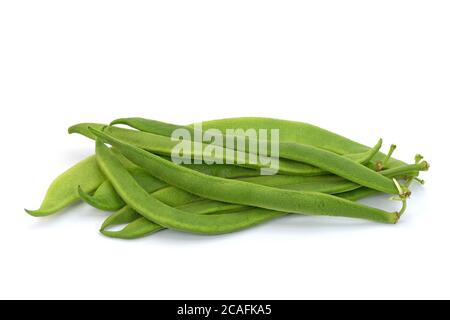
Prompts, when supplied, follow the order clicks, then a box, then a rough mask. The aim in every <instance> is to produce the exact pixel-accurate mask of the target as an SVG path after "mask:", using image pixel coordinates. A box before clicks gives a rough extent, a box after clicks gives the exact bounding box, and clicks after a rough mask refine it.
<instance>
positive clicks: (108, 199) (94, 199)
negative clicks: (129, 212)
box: [78, 168, 167, 211]
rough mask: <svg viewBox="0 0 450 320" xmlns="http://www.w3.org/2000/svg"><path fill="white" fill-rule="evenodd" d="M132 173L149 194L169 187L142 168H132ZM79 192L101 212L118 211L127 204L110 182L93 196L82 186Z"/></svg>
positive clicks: (103, 185)
mask: <svg viewBox="0 0 450 320" xmlns="http://www.w3.org/2000/svg"><path fill="white" fill-rule="evenodd" d="M130 173H131V175H132V176H133V177H134V178H135V179H136V181H137V182H138V183H139V185H140V186H141V187H142V188H144V190H146V191H147V192H155V191H157V190H159V189H162V188H164V187H166V186H167V184H166V183H164V182H162V181H160V180H158V179H155V178H154V177H153V176H151V175H149V174H148V173H146V172H145V171H144V170H142V169H140V168H132V169H130ZM78 192H79V195H80V198H81V199H82V200H84V201H85V202H86V203H88V204H90V205H91V206H93V207H95V208H97V209H100V210H104V211H117V210H119V209H121V208H123V207H124V206H125V202H124V201H123V200H122V199H121V198H120V196H119V195H118V194H117V192H116V191H115V190H114V187H113V186H112V184H111V183H110V182H109V181H105V182H104V183H103V184H102V185H101V186H100V187H99V188H98V189H97V191H96V192H95V194H94V195H92V196H91V195H89V194H88V193H87V192H85V191H84V190H83V188H82V187H81V186H80V187H79V188H78Z"/></svg>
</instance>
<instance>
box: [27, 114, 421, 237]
mask: <svg viewBox="0 0 450 320" xmlns="http://www.w3.org/2000/svg"><path fill="white" fill-rule="evenodd" d="M117 125H125V126H127V127H128V128H124V127H118V126H117ZM202 127H203V129H204V130H208V129H215V130H216V131H219V132H221V133H222V134H223V135H225V136H226V134H227V129H232V130H235V129H242V130H243V131H245V130H248V129H255V130H260V129H265V130H272V129H278V130H279V135H280V137H279V138H280V142H279V144H278V146H279V156H280V158H279V171H278V173H277V174H276V175H271V176H263V175H261V170H260V169H262V168H265V166H266V162H264V161H262V160H264V159H263V155H260V154H258V156H260V157H261V159H262V160H261V161H258V162H256V163H255V162H250V161H248V159H249V156H250V154H249V153H247V150H246V149H243V148H242V146H235V147H234V149H233V150H232V151H233V154H234V155H235V157H236V158H235V159H234V160H236V159H237V157H238V156H241V158H240V159H245V161H244V162H233V163H234V164H211V162H217V163H228V162H220V161H223V160H225V159H224V158H223V155H224V154H227V153H226V151H227V148H228V146H226V147H223V148H224V150H223V151H224V152H223V153H222V155H220V156H219V155H215V154H214V155H212V154H207V153H206V152H205V150H206V148H208V146H209V145H208V144H206V143H203V142H192V143H193V144H198V145H197V147H196V148H192V150H190V151H189V150H188V151H187V152H188V154H187V156H188V157H189V158H191V159H198V157H201V159H204V162H203V163H196V164H181V165H180V164H176V163H174V162H172V161H171V158H170V156H171V153H172V150H173V149H174V147H175V146H176V145H177V143H179V141H177V140H176V139H173V138H172V137H171V136H172V133H173V132H174V131H175V130H177V129H186V130H187V131H188V132H189V133H191V134H193V135H195V134H196V133H197V132H196V130H197V129H196V128H197V126H194V124H192V125H183V126H179V125H174V124H170V123H164V122H159V121H155V120H148V119H143V118H122V119H117V120H114V121H113V122H111V124H110V125H107V124H99V123H80V124H77V125H74V126H72V127H70V128H69V133H77V134H81V135H83V136H85V137H87V138H89V139H91V140H94V141H95V155H94V156H91V157H89V158H87V159H85V160H83V161H81V162H79V163H78V164H76V165H75V166H73V167H72V168H70V169H69V170H67V171H66V172H64V173H63V174H62V175H60V176H59V177H58V178H56V179H55V180H54V181H53V183H52V184H51V185H50V187H49V189H48V191H47V194H46V196H45V198H44V200H43V202H42V204H41V206H40V208H39V209H38V210H26V212H27V213H29V214H30V215H32V216H35V217H42V216H48V215H52V214H55V213H57V212H60V211H62V210H64V209H66V208H68V207H69V206H71V205H72V204H74V203H76V202H79V201H84V202H85V203H87V204H89V205H91V206H92V207H94V208H97V209H99V210H103V211H107V212H111V215H110V216H109V217H108V218H107V219H106V220H105V221H104V223H103V224H102V226H101V228H100V232H101V233H102V234H103V235H105V236H108V237H111V238H119V239H136V238H141V237H144V236H148V235H151V234H153V233H155V232H157V231H161V230H163V229H172V230H177V231H182V232H189V233H195V234H208V235H215V234H225V233H230V232H236V231H239V230H242V229H246V228H249V227H251V226H255V225H258V224H261V223H263V222H266V221H270V220H274V219H276V218H281V217H283V216H286V215H288V214H302V215H314V216H338V217H347V218H356V219H365V220H370V221H375V222H381V223H388V224H395V223H397V222H398V220H399V219H400V217H401V216H402V214H403V213H404V212H405V210H406V202H407V198H408V197H409V196H410V195H411V192H410V191H409V186H410V185H411V183H412V182H414V181H419V182H421V183H423V181H422V180H420V179H419V178H418V176H419V174H420V172H421V171H426V170H428V168H429V165H428V163H427V162H426V161H424V160H423V158H422V156H420V155H417V156H416V158H415V161H414V163H413V164H407V163H404V162H402V161H400V160H397V159H394V158H393V157H392V154H393V152H394V150H395V148H396V147H395V146H391V148H390V149H389V152H388V153H387V154H383V153H381V152H380V149H381V147H382V140H381V139H380V140H379V141H378V143H377V144H375V145H374V146H373V147H367V146H364V145H362V144H359V143H357V142H355V141H352V140H350V139H347V138H345V137H343V136H340V135H337V134H335V133H332V132H330V131H327V130H324V129H322V128H319V127H316V126H313V125H310V124H306V123H302V122H293V121H286V120H278V119H269V118H231V119H223V120H213V121H207V122H203V123H202ZM233 138H235V137H233ZM247 143H250V141H249V140H248V139H247V140H246V144H247ZM199 150H200V151H199ZM184 156H186V155H184ZM227 160H228V159H227ZM377 193H386V194H390V195H391V196H393V199H396V200H399V201H401V209H399V210H398V211H397V212H387V211H384V210H381V209H378V208H374V207H369V206H366V205H363V204H361V203H359V202H357V201H358V200H360V199H363V198H365V197H368V196H371V195H374V194H377ZM118 227H119V228H118ZM114 229H115V230H114Z"/></svg>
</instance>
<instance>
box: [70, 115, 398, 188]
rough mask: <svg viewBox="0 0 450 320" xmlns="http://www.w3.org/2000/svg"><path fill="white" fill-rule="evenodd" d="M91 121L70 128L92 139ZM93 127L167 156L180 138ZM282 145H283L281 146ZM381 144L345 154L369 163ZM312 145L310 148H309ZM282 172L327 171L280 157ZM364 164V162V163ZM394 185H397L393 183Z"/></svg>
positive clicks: (289, 148)
mask: <svg viewBox="0 0 450 320" xmlns="http://www.w3.org/2000/svg"><path fill="white" fill-rule="evenodd" d="M90 125H93V124H89V123H87V124H86V123H84V124H83V123H81V124H78V125H75V126H73V127H71V128H70V129H69V132H70V133H80V134H83V135H85V136H86V137H89V138H92V134H87V133H86V130H87V129H86V128H87V127H89V126H90ZM92 128H94V129H97V130H100V131H104V132H106V133H108V134H110V135H112V136H113V137H115V138H117V139H120V140H123V141H127V142H128V143H130V144H133V145H135V146H137V147H139V148H142V149H145V150H148V151H150V152H152V153H156V154H158V155H165V156H171V155H172V151H173V149H174V148H175V147H176V146H177V145H178V144H179V142H178V141H172V139H171V138H169V137H167V136H160V135H156V134H152V133H147V132H140V131H136V130H128V129H123V128H117V127H111V126H105V125H103V124H95V125H94V126H93V127H92ZM201 146H202V148H203V150H204V149H205V148H206V147H207V146H208V145H207V144H201ZM280 147H281V146H280ZM299 147H300V146H297V145H296V144H293V143H286V144H284V147H281V151H283V150H284V152H285V154H286V155H289V156H290V157H291V158H298V156H295V155H296V154H297V153H298V152H302V151H301V150H300V151H299V150H297V149H296V148H299ZM380 147H381V141H379V142H378V143H377V145H376V146H375V147H374V148H372V149H369V150H366V151H365V152H363V153H357V154H352V155H347V156H346V157H349V158H350V159H351V160H350V159H349V160H348V161H349V162H350V161H351V162H358V163H367V162H368V161H369V160H370V159H371V158H373V156H374V155H375V154H376V153H377V152H378V151H379V149H380ZM308 148H309V147H308ZM222 150H223V157H220V158H218V157H214V156H210V155H208V156H206V153H205V154H197V153H196V152H195V150H193V151H191V152H190V153H189V156H190V157H191V158H196V157H201V156H204V158H205V159H209V160H218V161H224V162H225V161H226V159H225V154H226V152H225V150H226V149H225V148H222ZM324 153H326V154H328V156H329V155H330V154H331V155H332V154H333V153H331V152H325V151H324ZM239 154H240V155H243V158H244V159H245V160H246V163H245V164H238V165H239V166H244V167H248V168H253V169H260V168H265V167H267V165H264V164H263V163H257V164H252V163H250V162H249V154H248V153H245V152H239ZM281 157H282V158H283V154H281ZM237 158H238V154H235V162H234V163H238V162H237ZM279 161H280V162H279V172H280V173H282V174H291V175H306V176H311V175H321V174H326V173H327V171H326V170H323V169H321V168H317V167H314V166H313V165H311V164H308V163H302V161H298V160H297V159H280V160H279ZM361 166H362V165H361ZM394 187H395V186H394Z"/></svg>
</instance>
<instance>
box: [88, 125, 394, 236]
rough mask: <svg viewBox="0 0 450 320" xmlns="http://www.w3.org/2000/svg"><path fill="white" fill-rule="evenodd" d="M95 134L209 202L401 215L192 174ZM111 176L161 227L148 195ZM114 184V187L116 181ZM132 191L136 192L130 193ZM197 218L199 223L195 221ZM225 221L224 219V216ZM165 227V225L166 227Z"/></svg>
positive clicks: (380, 217)
mask: <svg viewBox="0 0 450 320" xmlns="http://www.w3.org/2000/svg"><path fill="white" fill-rule="evenodd" d="M92 132H93V133H95V135H97V137H98V138H100V139H101V140H102V141H105V142H107V143H109V144H111V145H113V146H114V147H115V148H117V149H118V150H119V151H120V152H122V154H124V155H125V156H126V157H128V159H130V160H131V161H133V162H134V163H136V164H138V165H140V166H141V167H142V168H143V169H144V170H147V171H148V172H152V174H153V175H154V176H155V177H157V178H158V179H161V180H163V181H166V182H167V183H169V184H171V185H173V186H176V187H178V188H181V189H184V190H186V191H189V192H191V193H193V194H195V195H198V196H201V197H204V198H207V199H211V200H218V201H225V202H230V203H236V204H241V205H248V206H254V207H262V208H265V209H271V210H277V211H284V212H292V213H303V214H311V215H332V216H344V217H353V218H362V219H368V220H372V221H378V222H385V223H396V222H397V220H398V218H399V216H398V215H397V214H392V213H388V212H385V211H382V210H379V209H376V208H371V207H367V206H364V205H361V204H357V203H353V202H350V201H345V200H342V199H339V198H337V197H333V196H331V195H327V194H322V193H314V192H300V191H291V190H280V189H277V188H272V187H266V186H261V185H255V184H252V183H247V182H243V181H235V180H227V179H223V178H217V177H211V176H207V175H204V174H202V173H198V172H192V170H189V169H186V168H183V167H180V166H177V165H175V164H173V163H171V162H169V161H167V160H164V159H162V158H160V157H158V156H155V155H153V154H152V153H150V152H146V151H143V150H141V149H138V148H136V147H134V146H132V145H129V144H127V143H123V142H121V141H120V140H117V139H115V138H113V137H111V136H109V135H108V134H105V133H103V132H100V131H97V130H95V129H92ZM99 148H100V147H99ZM116 169H117V168H116ZM104 171H105V170H104ZM107 176H108V178H109V179H110V180H111V179H115V183H116V184H117V185H118V186H120V188H121V192H122V194H121V196H122V198H123V199H124V200H125V202H127V203H128V204H129V205H131V206H132V207H133V206H134V207H133V208H134V209H136V207H137V208H139V209H140V210H141V211H140V210H138V209H136V211H138V212H139V213H141V214H142V215H143V216H146V215H147V217H148V218H149V219H150V220H153V221H154V222H156V223H158V224H161V223H159V221H158V220H157V219H160V218H161V214H160V215H159V216H156V217H154V214H152V212H151V211H150V212H149V210H148V209H149V208H148V207H145V205H144V204H143V199H141V200H140V201H138V200H139V199H138V198H139V197H144V195H143V194H141V193H139V194H138V192H139V190H135V189H136V188H134V187H135V186H134V185H131V183H130V185H129V186H125V178H124V179H123V181H118V180H119V179H117V176H116V177H115V175H113V174H111V172H109V174H107ZM111 182H112V183H113V185H114V182H113V181H111ZM115 189H116V191H118V190H117V187H115ZM130 189H131V190H134V191H135V192H130ZM118 192H119V191H118ZM119 194H120V192H119ZM124 196H126V197H127V198H128V200H127V199H125V198H124ZM146 196H148V194H146ZM149 197H150V199H153V200H155V201H156V202H155V201H153V202H155V206H156V205H157V204H159V205H160V204H161V203H160V202H159V201H158V200H156V199H154V198H152V197H151V196H149ZM146 204H148V203H146ZM166 209H167V208H166ZM177 213H178V212H177ZM168 216H169V217H172V218H174V217H175V216H176V217H177V218H179V219H182V220H178V221H168V220H170V219H163V222H164V223H174V225H172V227H174V226H175V227H179V228H185V231H189V228H192V229H191V230H190V231H193V232H195V231H194V230H197V231H198V232H202V231H203V232H207V230H208V229H209V227H212V226H211V225H209V223H210V222H211V221H209V220H203V219H201V218H199V217H197V216H195V217H189V218H186V216H187V215H185V214H183V213H181V214H174V213H171V214H168ZM197 219H198V221H197V222H194V221H195V220H197ZM221 219H224V218H223V217H221ZM193 220H194V221H193ZM224 222H225V221H224ZM202 223H205V225H202ZM161 225H163V226H164V224H161ZM223 228H224V229H221V227H220V226H217V225H215V226H214V228H212V229H214V231H213V232H219V233H220V230H225V229H226V228H227V226H223Z"/></svg>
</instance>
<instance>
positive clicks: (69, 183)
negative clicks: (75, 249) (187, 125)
mask: <svg viewBox="0 0 450 320" xmlns="http://www.w3.org/2000/svg"><path fill="white" fill-rule="evenodd" d="M202 124H203V128H204V129H205V130H207V129H209V128H217V129H222V130H223V131H224V130H225V129H227V128H231V129H232V128H242V129H244V130H246V129H249V128H254V129H272V128H273V129H280V137H281V141H282V142H298V143H304V144H309V145H315V146H320V147H322V148H325V149H327V150H330V151H334V152H336V153H339V154H352V153H355V154H357V153H363V152H366V151H367V150H369V147H367V146H364V145H361V144H359V143H357V142H355V141H352V140H350V139H347V138H345V137H342V136H340V135H337V134H335V133H332V132H330V131H327V130H324V129H322V128H319V127H316V126H313V125H310V124H306V123H302V122H293V121H286V120H278V119H268V118H231V119H222V120H213V121H208V122H203V123H202ZM96 126H97V124H89V125H84V126H82V127H78V128H77V129H78V132H79V133H82V134H84V135H86V136H88V137H89V136H90V137H91V138H94V135H93V134H92V133H91V132H90V131H89V129H88V128H89V127H93V128H97V129H99V130H101V129H102V127H103V126H104V125H100V126H99V127H96ZM177 127H178V126H177ZM71 129H72V130H74V127H72V128H71ZM74 132H76V131H75V130H74ZM160 134H162V133H160ZM384 157H385V155H384V154H382V153H378V154H377V155H376V156H375V160H383V159H384ZM91 161H92V163H93V162H94V161H93V158H92V159H91ZM402 164H404V163H403V162H401V161H399V160H396V159H393V158H392V159H391V160H390V162H389V167H395V166H399V165H402ZM84 166H87V167H89V166H88V165H87V164H84V163H83V162H81V163H79V164H77V165H75V166H74V167H73V168H71V169H69V170H68V171H67V172H65V173H63V174H62V175H61V176H60V177H58V178H57V179H56V180H55V181H54V182H53V183H52V184H51V186H50V188H49V190H48V191H47V195H46V197H45V199H44V201H43V203H42V205H41V207H40V209H39V210H34V211H32V210H28V212H29V213H30V214H32V215H35V216H45V215H50V214H53V213H56V212H58V211H60V210H62V209H64V208H66V207H67V206H69V205H71V204H73V203H75V202H77V201H78V200H79V196H78V191H77V188H78V186H82V187H83V189H84V190H85V191H87V192H91V191H94V190H95V189H96V187H87V186H88V185H90V184H91V183H92V184H93V185H97V183H98V181H97V183H95V182H96V181H94V180H93V179H92V178H94V177H96V176H98V175H101V172H100V171H99V170H98V168H95V167H94V169H93V172H91V173H88V172H89V170H86V169H85V168H84ZM210 167H211V168H213V167H216V166H210ZM242 169H244V168H242ZM249 171H250V170H249ZM102 182H103V181H102ZM100 184H101V182H100V183H98V185H100Z"/></svg>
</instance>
